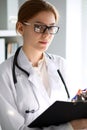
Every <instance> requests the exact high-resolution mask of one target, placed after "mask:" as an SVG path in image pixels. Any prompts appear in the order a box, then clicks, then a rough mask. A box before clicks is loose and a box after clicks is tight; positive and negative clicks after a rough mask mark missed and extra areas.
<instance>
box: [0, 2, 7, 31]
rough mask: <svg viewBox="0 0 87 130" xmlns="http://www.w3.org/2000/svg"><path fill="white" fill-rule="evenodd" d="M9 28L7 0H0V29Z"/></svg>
mask: <svg viewBox="0 0 87 130" xmlns="http://www.w3.org/2000/svg"><path fill="white" fill-rule="evenodd" d="M4 29H7V0H0V30H4Z"/></svg>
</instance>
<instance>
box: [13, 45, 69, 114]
mask: <svg viewBox="0 0 87 130" xmlns="http://www.w3.org/2000/svg"><path fill="white" fill-rule="evenodd" d="M21 47H22V46H20V47H19V48H18V49H17V51H16V52H15V55H14V60H13V68H12V75H13V82H14V85H15V84H16V83H17V78H16V73H15V67H17V68H18V69H20V70H21V71H23V72H24V73H25V74H26V75H27V76H28V77H29V75H30V74H29V73H28V72H27V71H26V70H24V69H23V68H21V67H20V66H19V65H18V62H17V57H18V54H19V52H20V49H21ZM46 54H47V55H48V53H46ZM48 57H49V58H50V59H52V58H51V56H49V55H48ZM57 73H58V75H59V76H60V79H61V81H62V83H63V85H64V88H65V91H66V93H67V97H68V99H69V98H70V95H69V91H68V88H67V86H66V83H65V81H64V78H63V76H62V74H61V72H60V70H59V69H57ZM32 91H33V93H34V96H35V99H36V101H37V104H38V108H37V110H39V108H40V104H39V101H38V99H37V97H36V94H35V92H34V90H33V89H32ZM37 110H36V111H37ZM36 111H35V110H33V109H32V110H30V111H29V110H26V111H25V113H34V112H36Z"/></svg>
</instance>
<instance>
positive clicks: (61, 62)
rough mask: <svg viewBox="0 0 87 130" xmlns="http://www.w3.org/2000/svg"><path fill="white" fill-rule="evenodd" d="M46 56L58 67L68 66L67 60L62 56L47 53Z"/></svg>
mask: <svg viewBox="0 0 87 130" xmlns="http://www.w3.org/2000/svg"><path fill="white" fill-rule="evenodd" d="M46 55H47V56H48V57H49V58H50V59H51V60H52V61H53V62H54V63H55V64H57V65H58V66H63V65H65V64H66V59H65V58H63V57H62V56H59V55H55V54H51V53H46Z"/></svg>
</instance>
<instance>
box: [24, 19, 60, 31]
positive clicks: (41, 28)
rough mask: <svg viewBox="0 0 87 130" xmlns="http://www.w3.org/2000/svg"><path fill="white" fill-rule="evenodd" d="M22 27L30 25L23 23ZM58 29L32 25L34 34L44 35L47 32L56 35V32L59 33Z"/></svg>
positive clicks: (37, 24) (36, 24)
mask: <svg viewBox="0 0 87 130" xmlns="http://www.w3.org/2000/svg"><path fill="white" fill-rule="evenodd" d="M23 24H24V25H27V26H30V25H31V23H28V22H24V23H23ZM59 28H60V27H58V26H52V25H51V26H47V25H42V24H39V23H34V31H35V32H36V33H45V32H46V30H48V33H49V34H56V33H57V32H58V31H59Z"/></svg>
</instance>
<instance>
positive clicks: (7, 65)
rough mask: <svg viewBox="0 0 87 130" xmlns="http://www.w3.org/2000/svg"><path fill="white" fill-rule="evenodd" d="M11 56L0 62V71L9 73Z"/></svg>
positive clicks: (11, 61)
mask: <svg viewBox="0 0 87 130" xmlns="http://www.w3.org/2000/svg"><path fill="white" fill-rule="evenodd" d="M12 63H13V56H12V57H11V58H9V59H7V60H5V61H4V62H3V63H1V64H0V73H1V74H4V73H5V74H6V73H10V71H11V70H12Z"/></svg>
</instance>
